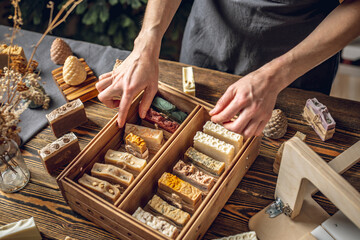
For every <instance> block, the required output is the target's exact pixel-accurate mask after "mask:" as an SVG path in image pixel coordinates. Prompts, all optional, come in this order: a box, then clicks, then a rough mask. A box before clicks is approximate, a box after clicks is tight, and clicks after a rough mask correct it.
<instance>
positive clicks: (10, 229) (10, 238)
mask: <svg viewBox="0 0 360 240" xmlns="http://www.w3.org/2000/svg"><path fill="white" fill-rule="evenodd" d="M0 239H2V240H41V239H42V237H41V235H40V232H39V229H38V228H37V226H36V224H35V221H34V218H33V217H31V218H29V219H23V220H20V221H18V222H14V223H9V224H7V225H4V226H1V227H0Z"/></svg>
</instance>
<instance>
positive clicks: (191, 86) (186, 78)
mask: <svg viewBox="0 0 360 240" xmlns="http://www.w3.org/2000/svg"><path fill="white" fill-rule="evenodd" d="M182 70H183V74H182V79H183V92H184V93H186V94H189V95H191V96H195V80H194V72H193V68H192V67H183V68H182Z"/></svg>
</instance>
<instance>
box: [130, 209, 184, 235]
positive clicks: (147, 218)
mask: <svg viewBox="0 0 360 240" xmlns="http://www.w3.org/2000/svg"><path fill="white" fill-rule="evenodd" d="M133 217H134V218H136V219H137V220H139V221H140V222H142V223H145V224H146V225H148V226H149V227H151V228H153V229H155V230H156V231H159V232H161V233H162V234H164V235H165V236H168V237H170V238H175V237H176V236H177V235H178V234H179V230H178V229H177V228H176V227H175V226H173V225H171V224H170V223H168V222H166V221H164V220H160V219H159V218H157V217H155V216H154V215H152V214H151V213H148V212H146V211H144V210H143V209H142V208H141V207H138V209H136V211H135V212H134V213H133Z"/></svg>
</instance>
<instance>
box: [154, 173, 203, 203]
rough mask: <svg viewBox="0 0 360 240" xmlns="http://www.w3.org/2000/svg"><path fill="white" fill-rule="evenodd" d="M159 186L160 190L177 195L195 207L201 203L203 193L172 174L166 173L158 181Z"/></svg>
mask: <svg viewBox="0 0 360 240" xmlns="http://www.w3.org/2000/svg"><path fill="white" fill-rule="evenodd" d="M158 185H159V188H160V189H162V190H164V191H166V192H169V193H175V194H176V195H178V196H180V197H181V198H182V199H183V200H184V201H185V202H187V203H189V204H192V205H195V204H196V203H197V202H198V201H201V191H200V190H199V189H198V188H196V187H194V186H193V185H191V184H190V183H188V182H185V181H183V180H181V179H180V178H178V177H177V176H175V175H173V174H171V173H167V172H164V173H163V175H162V176H161V177H160V179H159V181H158Z"/></svg>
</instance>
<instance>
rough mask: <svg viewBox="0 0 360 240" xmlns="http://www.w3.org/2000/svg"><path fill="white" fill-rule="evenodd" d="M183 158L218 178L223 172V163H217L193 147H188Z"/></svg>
mask: <svg viewBox="0 0 360 240" xmlns="http://www.w3.org/2000/svg"><path fill="white" fill-rule="evenodd" d="M185 157H186V158H187V159H188V160H189V161H191V162H192V163H193V164H195V165H197V166H199V167H201V168H203V169H205V170H206V171H208V172H209V173H211V174H215V175H217V176H220V175H221V174H222V173H223V172H224V170H225V163H224V162H221V161H217V160H215V159H213V158H211V157H209V156H207V155H205V154H203V153H201V152H199V151H198V150H196V149H195V148H193V147H189V148H188V150H186V152H185Z"/></svg>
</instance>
